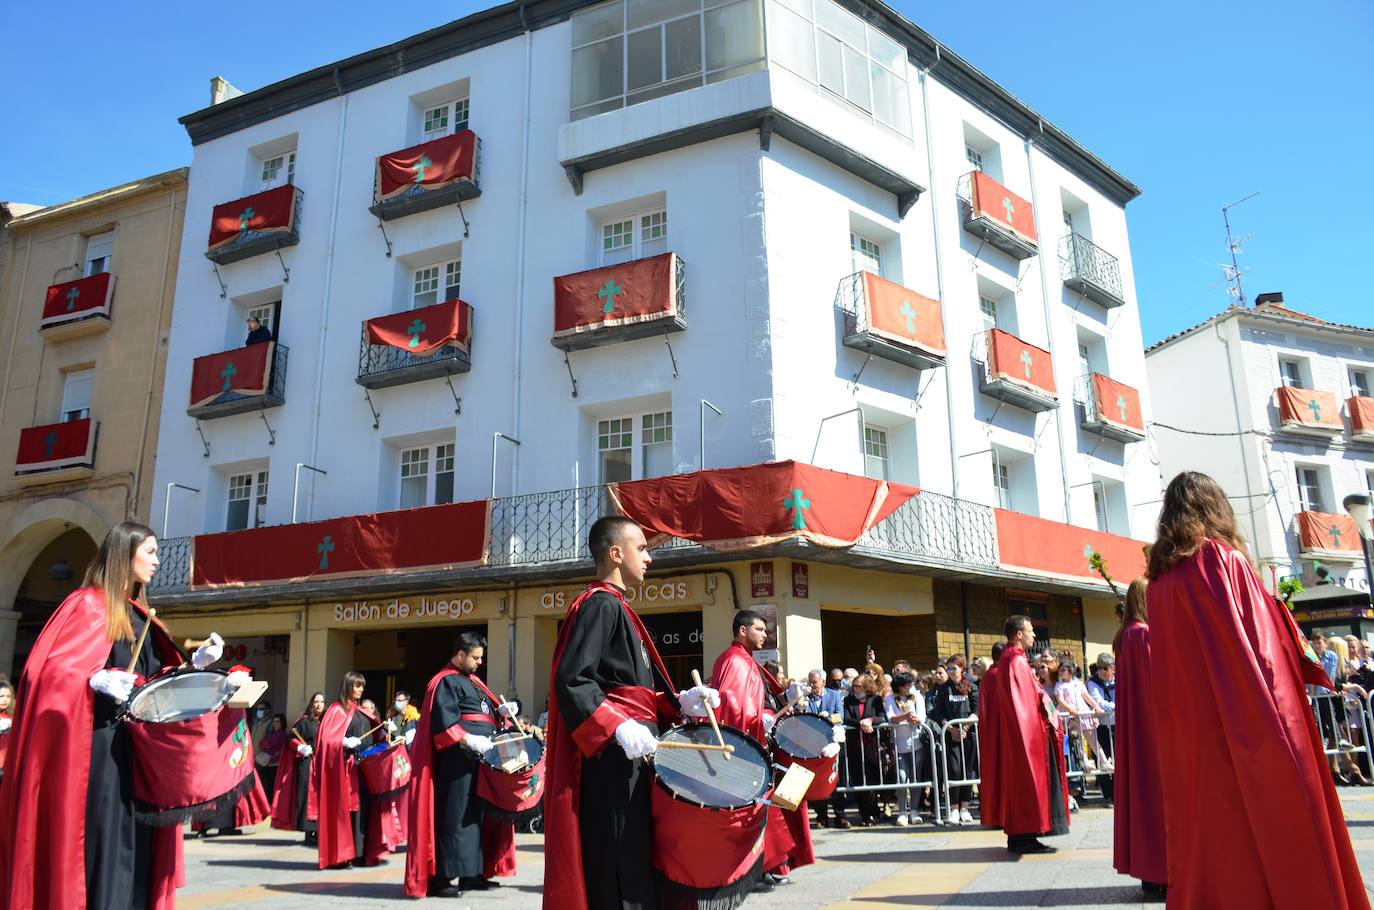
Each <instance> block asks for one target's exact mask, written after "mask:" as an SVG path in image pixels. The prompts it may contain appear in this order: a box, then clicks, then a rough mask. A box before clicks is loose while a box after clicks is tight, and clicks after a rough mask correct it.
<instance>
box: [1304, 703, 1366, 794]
mask: <svg viewBox="0 0 1374 910" xmlns="http://www.w3.org/2000/svg"><path fill="white" fill-rule="evenodd" d="M1307 700H1308V701H1309V702H1310V703H1311V705H1312V715H1313V717H1314V718H1315V719H1316V721H1317V731H1318V733H1319V734H1320V735H1321V740H1322V751H1324V752H1325V753H1326V755H1327V756H1328V757H1335V756H1337V755H1352V756H1353V755H1362V756H1364V764H1365V766H1368V765H1369V764H1370V750H1369V731H1370V730H1371V729H1374V714H1371V710H1370V705H1369V701H1368V700H1367V699H1364V698H1361V697H1360V696H1359V695H1356V694H1353V693H1351V694H1347V693H1342V692H1322V693H1319V694H1313V695H1309V696H1308V697H1307ZM1356 767H1357V768H1359V769H1360V772H1361V773H1362V774H1368V773H1369V772H1368V771H1367V770H1366V768H1365V767H1361V766H1360V765H1359V764H1358V763H1357V765H1356Z"/></svg>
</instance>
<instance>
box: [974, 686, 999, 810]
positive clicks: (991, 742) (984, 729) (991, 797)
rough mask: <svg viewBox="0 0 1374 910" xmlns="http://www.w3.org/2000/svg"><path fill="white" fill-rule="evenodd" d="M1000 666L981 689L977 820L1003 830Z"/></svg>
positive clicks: (979, 700)
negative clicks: (998, 720)
mask: <svg viewBox="0 0 1374 910" xmlns="http://www.w3.org/2000/svg"><path fill="white" fill-rule="evenodd" d="M999 675H1000V674H999V673H998V665H997V664H993V665H992V666H991V667H988V669H987V672H986V673H984V674H983V679H982V682H981V683H980V684H979V686H978V748H979V752H980V754H979V762H980V764H979V768H980V770H981V773H982V780H981V782H980V783H979V784H978V813H979V815H978V820H979V821H980V822H981V823H982V824H984V825H988V826H990V827H993V828H1000V827H1002V797H1001V794H1002V789H1001V788H1002V783H1001V781H1000V780H998V777H997V771H998V761H999V759H998V757H997V745H998V743H997V679H998V677H999Z"/></svg>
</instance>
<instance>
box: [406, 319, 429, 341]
mask: <svg viewBox="0 0 1374 910" xmlns="http://www.w3.org/2000/svg"><path fill="white" fill-rule="evenodd" d="M424 331H425V324H424V323H423V322H421V321H420V320H418V319H416V320H415V321H414V322H412V323H411V324H410V327H409V328H408V329H406V334H407V335H409V336H410V343H409V344H408V345H406V347H411V348H418V347H419V346H420V335H421V334H423V333H424Z"/></svg>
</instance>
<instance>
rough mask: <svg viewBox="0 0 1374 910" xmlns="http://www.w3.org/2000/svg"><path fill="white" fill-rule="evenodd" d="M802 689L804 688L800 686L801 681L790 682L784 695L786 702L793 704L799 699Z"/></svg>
mask: <svg viewBox="0 0 1374 910" xmlns="http://www.w3.org/2000/svg"><path fill="white" fill-rule="evenodd" d="M804 691H806V690H805V689H804V688H803V687H802V684H801V683H799V682H794V683H792V684H791V685H790V686H788V687H787V695H786V696H785V698H786V699H787V703H788V704H789V705H795V704H796V703H797V702H798V701H800V700H801V697H802V693H803V692H804Z"/></svg>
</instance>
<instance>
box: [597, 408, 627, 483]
mask: <svg viewBox="0 0 1374 910" xmlns="http://www.w3.org/2000/svg"><path fill="white" fill-rule="evenodd" d="M633 450H634V420H633V418H630V417H616V418H612V419H610V420H602V421H598V423H597V425H596V451H597V457H598V459H599V460H600V463H601V483H616V482H617V481H621V480H630V479H632V477H631V475H632V473H633V471H632V470H631V469H632V466H633V459H632V457H631V453H632V452H633Z"/></svg>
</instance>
